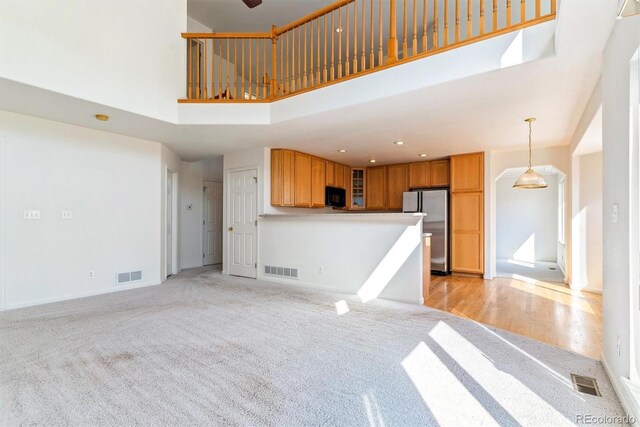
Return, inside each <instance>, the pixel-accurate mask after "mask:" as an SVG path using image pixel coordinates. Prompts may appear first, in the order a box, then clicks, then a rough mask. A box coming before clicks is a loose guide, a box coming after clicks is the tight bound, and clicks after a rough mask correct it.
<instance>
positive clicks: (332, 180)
mask: <svg viewBox="0 0 640 427" xmlns="http://www.w3.org/2000/svg"><path fill="white" fill-rule="evenodd" d="M336 166H337V165H336V164H335V163H334V162H332V161H330V160H327V165H326V172H325V173H326V175H327V186H328V187H335V186H336V173H335V170H336Z"/></svg>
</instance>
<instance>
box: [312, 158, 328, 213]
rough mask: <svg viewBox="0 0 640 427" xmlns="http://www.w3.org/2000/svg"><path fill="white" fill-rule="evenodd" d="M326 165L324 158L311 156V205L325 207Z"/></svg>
mask: <svg viewBox="0 0 640 427" xmlns="http://www.w3.org/2000/svg"><path fill="white" fill-rule="evenodd" d="M325 173H326V166H325V161H324V159H321V158H319V157H312V158H311V207H312V208H323V207H324V192H325V190H324V189H325V187H326V185H325V182H326V181H325V178H326V177H325Z"/></svg>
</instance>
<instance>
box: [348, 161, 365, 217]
mask: <svg viewBox="0 0 640 427" xmlns="http://www.w3.org/2000/svg"><path fill="white" fill-rule="evenodd" d="M365 181H366V169H363V168H350V169H349V187H348V190H347V192H348V197H349V198H348V199H347V200H348V201H347V207H348V208H349V209H358V210H361V209H364V208H365V199H366V197H365V192H366V184H365Z"/></svg>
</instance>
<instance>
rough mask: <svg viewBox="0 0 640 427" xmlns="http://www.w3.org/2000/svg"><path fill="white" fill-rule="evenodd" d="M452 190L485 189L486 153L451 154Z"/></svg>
mask: <svg viewBox="0 0 640 427" xmlns="http://www.w3.org/2000/svg"><path fill="white" fill-rule="evenodd" d="M451 191H452V192H457V193H459V192H463V191H467V192H475V191H484V153H471V154H461V155H456V156H451Z"/></svg>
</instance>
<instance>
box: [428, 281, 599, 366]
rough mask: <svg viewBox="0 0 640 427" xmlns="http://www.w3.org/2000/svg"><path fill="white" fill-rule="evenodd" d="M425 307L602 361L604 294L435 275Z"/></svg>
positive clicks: (550, 285) (540, 284)
mask: <svg viewBox="0 0 640 427" xmlns="http://www.w3.org/2000/svg"><path fill="white" fill-rule="evenodd" d="M425 305H427V306H429V307H433V308H436V309H439V310H443V311H447V312H449V313H452V314H455V315H458V316H461V317H465V318H468V319H472V320H476V321H478V322H480V323H484V324H488V325H492V326H495V327H498V328H500V329H505V330H507V331H510V332H514V333H516V334H519V335H524V336H526V337H530V338H533V339H535V340H538V341H541V342H544V343H547V344H552V345H556V346H559V347H562V348H565V349H567V350H571V351H574V352H576V353H579V354H583V355H585V356H588V357H591V358H594V359H598V360H599V359H600V351H601V347H602V297H601V296H600V295H596V294H592V293H588V292H580V291H574V290H571V289H569V288H568V287H566V286H563V285H560V284H556V283H547V282H540V281H531V282H525V281H521V280H515V279H506V278H496V279H493V280H483V279H478V278H469V277H458V276H432V277H431V285H430V286H429V295H428V296H427V298H425Z"/></svg>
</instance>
